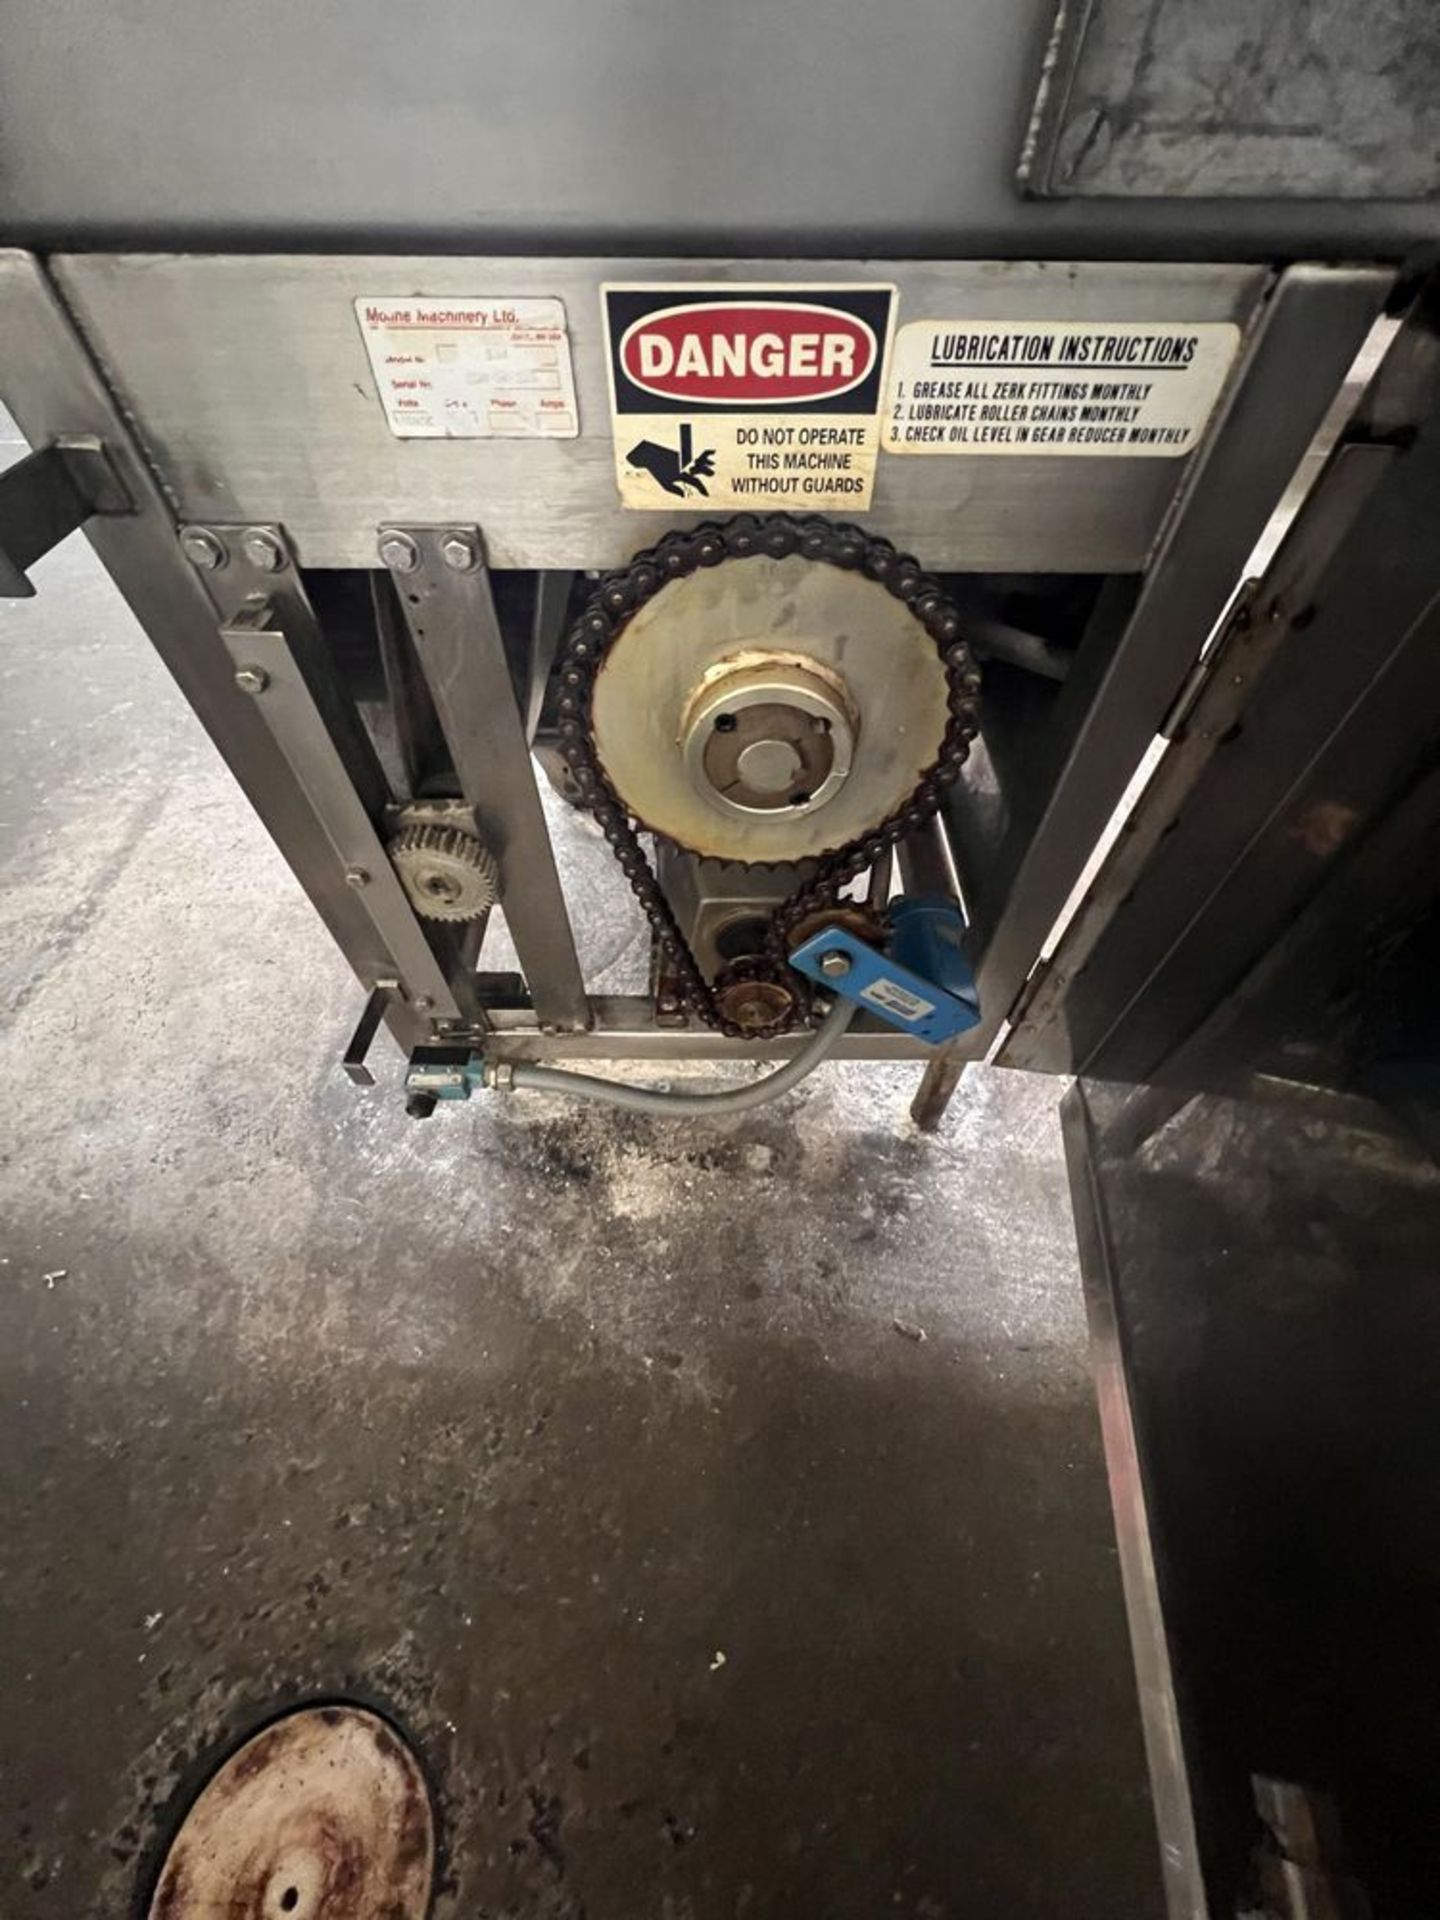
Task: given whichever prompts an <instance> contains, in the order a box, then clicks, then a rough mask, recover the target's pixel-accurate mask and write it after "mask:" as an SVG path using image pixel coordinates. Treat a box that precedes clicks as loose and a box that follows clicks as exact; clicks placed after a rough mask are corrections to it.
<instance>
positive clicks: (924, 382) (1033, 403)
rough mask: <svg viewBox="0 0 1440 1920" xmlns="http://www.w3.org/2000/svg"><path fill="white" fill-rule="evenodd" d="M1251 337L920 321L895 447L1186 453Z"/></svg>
mask: <svg viewBox="0 0 1440 1920" xmlns="http://www.w3.org/2000/svg"><path fill="white" fill-rule="evenodd" d="M1239 343H1240V329H1239V328H1238V327H1236V326H1232V325H1231V324H1230V323H1229V322H1228V321H1214V320H1206V321H1200V322H1198V323H1196V324H1195V325H1193V326H1183V325H1177V324H1174V323H1171V322H1163V323H1161V322H1156V323H1154V324H1153V325H1149V324H1139V323H1136V324H1125V323H1120V322H1115V321H1103V322H1102V321H1094V322H1088V323H1087V322H1084V321H1044V320H1023V321H1004V320H917V321H914V322H912V323H910V324H909V325H907V326H903V327H901V329H900V331H899V333H898V335H897V336H896V340H895V353H894V357H893V361H892V365H891V372H890V388H889V394H888V399H887V404H886V409H885V438H884V444H885V449H886V451H887V452H888V453H1001V454H1005V453H1022V454H1024V453H1028V454H1046V455H1050V456H1053V455H1055V454H1081V455H1092V456H1093V455H1097V454H1100V455H1106V454H1108V455H1111V456H1115V455H1130V456H1132V457H1134V456H1146V457H1150V458H1153V457H1154V456H1156V455H1160V456H1164V457H1169V458H1174V457H1175V456H1176V455H1178V454H1184V453H1189V452H1191V451H1192V450H1193V449H1194V447H1195V445H1196V443H1197V441H1198V440H1199V438H1200V435H1201V433H1202V432H1203V430H1204V427H1205V423H1206V421H1207V420H1208V419H1209V417H1210V410H1211V408H1212V407H1213V406H1214V405H1215V401H1216V399H1217V398H1218V396H1219V393H1220V388H1221V386H1222V385H1223V383H1224V380H1225V375H1226V374H1227V372H1228V371H1229V369H1230V363H1231V361H1232V360H1233V359H1234V357H1235V349H1236V348H1237V346H1238V345H1239Z"/></svg>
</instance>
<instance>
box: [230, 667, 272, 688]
mask: <svg viewBox="0 0 1440 1920" xmlns="http://www.w3.org/2000/svg"><path fill="white" fill-rule="evenodd" d="M235 684H236V686H237V687H238V688H239V689H240V691H241V693H263V692H264V691H265V689H266V688H267V687H268V686H269V684H270V676H269V674H268V673H266V671H265V669H264V668H263V667H238V668H237V669H236V671H235Z"/></svg>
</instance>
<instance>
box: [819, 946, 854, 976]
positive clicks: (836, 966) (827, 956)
mask: <svg viewBox="0 0 1440 1920" xmlns="http://www.w3.org/2000/svg"><path fill="white" fill-rule="evenodd" d="M850 965H851V962H850V956H849V954H848V953H841V952H840V950H839V948H838V947H834V948H832V949H831V950H830V952H829V953H822V954H821V956H820V971H821V973H823V974H824V976H825V978H826V979H827V980H843V979H844V978H845V976H846V974H847V973H849V971H850Z"/></svg>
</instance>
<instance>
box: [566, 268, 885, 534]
mask: <svg viewBox="0 0 1440 1920" xmlns="http://www.w3.org/2000/svg"><path fill="white" fill-rule="evenodd" d="M601 298H602V300H603V301H604V309H605V332H606V347H607V355H608V359H609V366H610V402H611V408H612V412H613V423H614V430H615V474H616V479H617V481H618V484H619V488H620V498H621V501H622V503H623V504H624V505H625V506H627V507H636V508H650V509H651V510H652V511H653V510H654V509H656V508H660V509H665V508H669V509H671V510H672V511H673V509H674V508H675V507H676V505H677V504H681V503H683V504H684V505H686V506H691V507H700V508H704V507H707V506H709V507H755V508H758V509H763V508H765V507H782V506H783V507H800V508H806V507H813V508H836V507H839V508H845V507H849V508H860V507H867V506H868V505H869V504H870V493H871V489H872V488H873V486H874V484H875V461H876V456H877V453H878V451H879V446H880V401H881V394H882V392H883V380H884V374H885V360H886V355H887V352H888V348H889V343H890V327H891V321H892V319H893V315H894V308H895V289H894V288H893V287H888V286H858V287H857V286H850V287H824V286H821V287H800V286H781V287H773V286H719V287H709V286H696V285H689V286H676V285H665V286H640V285H634V286H631V285H624V286H607V287H603V288H602V289H601Z"/></svg>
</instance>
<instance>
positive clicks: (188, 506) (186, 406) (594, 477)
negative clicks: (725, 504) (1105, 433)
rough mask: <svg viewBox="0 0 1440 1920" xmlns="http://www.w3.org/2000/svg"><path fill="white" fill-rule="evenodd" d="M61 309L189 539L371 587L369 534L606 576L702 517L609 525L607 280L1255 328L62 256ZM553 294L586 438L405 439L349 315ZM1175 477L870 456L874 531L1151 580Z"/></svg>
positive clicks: (447, 271)
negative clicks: (397, 527) (112, 392)
mask: <svg viewBox="0 0 1440 1920" xmlns="http://www.w3.org/2000/svg"><path fill="white" fill-rule="evenodd" d="M52 268H53V271H54V274H55V277H56V280H57V282H58V284H59V286H60V288H61V290H62V293H63V296H64V298H65V299H66V300H67V301H68V302H69V304H70V306H71V309H72V311H73V313H74V315H75V317H76V319H77V321H78V323H79V325H80V327H81V329H82V331H83V332H84V333H85V335H86V336H87V337H88V339H89V341H90V342H91V345H92V347H93V348H94V350H95V352H96V354H97V357H98V358H99V359H100V361H101V362H102V364H103V365H104V366H105V368H106V370H107V373H108V375H109V377H110V379H111V380H112V382H113V383H114V385H115V387H116V389H117V391H118V392H119V393H121V394H122V395H123V397H124V399H125V401H126V403H127V405H128V406H129V408H130V409H131V411H132V413H133V416H134V419H135V422H136V426H137V430H138V432H139V433H140V435H141V437H142V439H143V441H144V443H145V445H146V447H147V449H148V451H149V453H150V456H151V458H152V460H153V461H154V464H155V467H156V471H157V473H158V475H159V477H160V480H161V482H162V484H163V485H164V486H165V488H166V489H167V490H168V492H169V493H170V495H171V497H172V500H173V503H174V505H175V508H176V512H177V515H178V517H180V518H181V519H184V520H191V521H206V520H220V521H224V522H235V521H238V520H260V521H266V522H280V523H282V524H283V525H284V527H285V529H286V531H287V533H288V535H289V537H290V539H291V540H292V542H293V543H294V545H295V548H296V551H297V553H298V555H299V557H300V559H301V561H302V562H303V563H304V564H306V565H309V566H322V567H337V566H372V565H374V564H375V528H376V527H377V525H379V524H380V523H381V522H384V521H389V522H413V523H441V522H457V521H458V522H467V523H468V522H478V523H479V525H480V526H481V527H483V529H484V532H485V539H486V545H487V550H488V553H489V558H490V561H491V564H492V565H494V566H497V567H607V566H614V565H618V564H620V563H621V562H622V561H624V560H625V559H626V558H627V557H628V556H629V554H630V553H632V552H633V551H634V550H635V549H636V548H637V547H640V546H643V545H645V544H647V543H648V542H649V541H652V540H653V539H655V538H656V537H657V536H658V535H659V534H660V533H661V532H663V531H664V530H665V529H666V528H667V527H670V526H674V525H684V524H691V523H693V521H694V520H695V519H697V518H701V517H703V516H699V515H690V516H686V515H677V514H671V513H653V514H651V513H636V512H628V511H626V510H624V509H622V508H621V506H620V504H619V500H618V497H617V494H616V488H615V478H614V466H613V458H612V451H611V441H610V418H609V399H608V387H607V381H606V372H605V365H604V357H603V343H602V338H601V329H600V297H599V291H598V289H599V287H600V285H601V283H602V282H604V281H605V280H607V279H610V280H617V279H618V280H625V279H631V280H652V281H662V282H664V281H678V282H682V283H687V282H693V283H697V284H702V285H703V284H706V283H714V282H716V281H720V282H725V281H734V282H745V281H758V282H762V283H763V282H770V283H777V284H784V283H788V282H801V283H804V282H807V281H808V282H813V283H815V284H817V285H820V284H826V283H847V282H867V281H868V282H876V281H883V282H893V283H894V284H895V285H896V286H897V287H898V289H899V310H898V322H899V324H901V325H903V324H904V322H905V321H906V320H918V319H934V318H955V319H967V320H968V319H982V320H983V319H986V318H990V319H995V320H1025V319H1032V320H1034V319H1047V320H1134V321H1156V320H1174V321H1207V320H1233V321H1236V322H1238V323H1239V324H1240V325H1241V326H1242V327H1243V326H1245V325H1246V324H1248V322H1249V321H1250V320H1251V319H1252V318H1253V316H1254V314H1255V311H1256V308H1257V306H1258V305H1259V303H1260V302H1261V300H1262V298H1263V296H1264V294H1265V290H1266V288H1267V285H1268V284H1269V282H1270V275H1269V273H1268V271H1267V270H1266V269H1265V268H1262V267H1254V266H1237V265H1212V266H1155V265H1140V266H1135V265H1114V264H1104V265H1102V264H1067V263H1035V262H992V261H961V262H940V263H924V262H914V261H900V262H896V261H883V260H881V261H854V260H850V261H833V260H832V261H794V260H789V261H783V262H773V261H772V262H764V261H759V260H730V261H725V262H716V261H704V260H698V261H697V260H691V261H683V260H675V259H637V260H616V259H605V258H589V259H549V260H547V259H534V258H527V259H505V258H501V259H494V258H489V259H481V258H477V259H466V258H455V259H447V258H415V257H410V258H402V257H387V256H381V257H365V256H359V257H349V256H323V255H320V256H305V257H294V258H290V257H283V256H268V255H266V256H255V257H240V256H186V255H136V254H74V255H62V256H59V257H57V258H56V259H55V260H54V261H53V262H52ZM366 294H377V295H385V294H390V295H404V294H427V295H437V296H446V295H456V296H477V295H490V296H507V297H514V296H527V295H538V296H545V295H549V296H558V297H559V298H560V299H561V300H563V302H564V304H565V310H566V315H567V318H568V322H569V327H570V333H571V341H572V348H573V352H574V359H575V375H576V383H577V389H578V397H579V406H580V438H579V439H578V440H572V441H551V442H545V441H527V440H509V441H502V440H429V441H426V440H399V439H397V438H396V437H395V436H394V435H393V434H392V433H391V431H390V428H389V426H388V425H387V424H386V421H385V419H384V416H383V414H382V412H381V409H380V405H379V402H378V400H377V398H376V395H375V390H374V384H373V381H372V377H371V370H370V365H369V362H368V360H367V357H366V354H365V349H364V346H363V344H362V342H361V338H360V333H359V328H358V326H357V323H356V319H355V313H354V301H355V299H356V298H357V297H358V296H361V295H366ZM1188 465H1189V462H1188V461H1186V460H1167V459H1106V460H1077V459H1053V458H1052V459H1046V458H1039V457H1037V458H1034V459H994V458H983V457H969V458H959V457H942V458H936V459H915V458H903V457H897V456H894V455H890V454H884V453H882V455H881V456H880V466H879V474H878V478H877V482H876V489H875V505H874V508H873V510H872V511H870V512H869V513H868V514H867V515H866V516H865V521H866V524H867V526H869V527H871V528H872V529H873V530H874V531H876V532H878V533H885V534H888V535H890V536H891V537H892V538H894V539H896V540H897V541H900V542H902V543H903V544H904V545H905V546H906V547H907V548H909V549H912V550H913V551H914V552H916V553H917V554H918V555H919V557H920V558H921V559H922V560H923V561H924V563H925V564H926V565H927V566H929V567H934V568H940V569H947V570H955V571H963V570H1001V571H1008V570H1014V571H1056V572H1068V571H1075V572H1120V571H1128V570H1133V569H1137V568H1139V567H1140V566H1141V565H1142V564H1143V563H1144V561H1145V558H1146V555H1147V553H1148V552H1149V549H1150V547H1151V544H1152V542H1153V541H1154V538H1155V535H1156V533H1157V531H1158V529H1159V527H1160V524H1161V521H1162V519H1163V517H1164V515H1165V512H1166V509H1167V507H1168V506H1169V504H1170V502H1171V500H1172V499H1173V497H1174V495H1175V491H1176V489H1177V487H1178V485H1179V483H1180V481H1181V479H1182V477H1183V475H1184V473H1185V471H1186V468H1187V467H1188Z"/></svg>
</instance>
